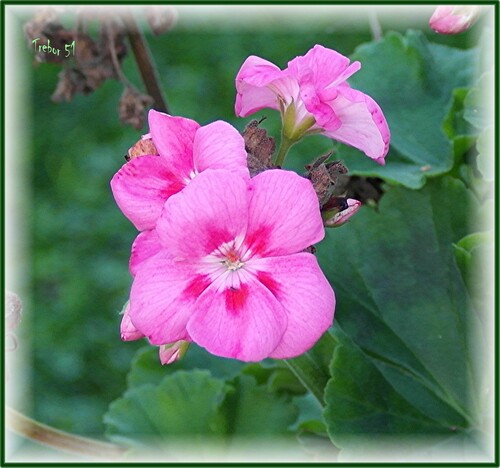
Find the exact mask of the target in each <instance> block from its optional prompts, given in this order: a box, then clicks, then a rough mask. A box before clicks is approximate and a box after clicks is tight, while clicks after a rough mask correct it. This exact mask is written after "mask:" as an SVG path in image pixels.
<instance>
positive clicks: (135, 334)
mask: <svg viewBox="0 0 500 468" xmlns="http://www.w3.org/2000/svg"><path fill="white" fill-rule="evenodd" d="M129 310H130V302H128V303H127V305H126V306H125V311H124V312H123V317H122V321H121V324H120V336H121V339H122V340H123V341H134V340H139V339H141V338H144V335H143V334H142V333H141V332H140V331H139V330H137V328H135V327H134V324H133V323H132V321H131V320H130V315H129Z"/></svg>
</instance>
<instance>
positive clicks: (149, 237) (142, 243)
mask: <svg viewBox="0 0 500 468" xmlns="http://www.w3.org/2000/svg"><path fill="white" fill-rule="evenodd" d="M160 250H161V244H160V238H159V237H158V234H157V233H156V230H155V229H150V230H148V231H143V232H141V233H140V234H139V235H138V236H137V237H136V238H135V240H134V243H133V244H132V251H131V253H130V261H129V270H130V273H131V274H132V276H135V274H136V273H137V269H138V268H139V267H140V265H142V263H143V262H145V261H146V260H148V259H149V258H151V257H153V256H154V255H156V254H157V253H158V252H159V251H160Z"/></svg>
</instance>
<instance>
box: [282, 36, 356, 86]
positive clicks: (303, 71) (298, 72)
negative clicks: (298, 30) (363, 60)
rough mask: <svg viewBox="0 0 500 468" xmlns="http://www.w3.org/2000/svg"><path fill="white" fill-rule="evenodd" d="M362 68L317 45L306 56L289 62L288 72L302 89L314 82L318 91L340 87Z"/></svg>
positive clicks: (333, 51)
mask: <svg viewBox="0 0 500 468" xmlns="http://www.w3.org/2000/svg"><path fill="white" fill-rule="evenodd" d="M360 68H361V64H360V63H359V62H354V63H352V64H350V60H349V59H348V58H347V57H345V56H343V55H342V54H339V53H338V52H336V51H335V50H332V49H327V48H326V47H323V46H321V45H315V46H314V47H313V48H312V49H311V50H309V51H308V52H307V53H306V54H305V55H304V56H299V57H296V58H294V59H293V60H291V61H290V62H288V71H289V72H290V74H291V75H292V76H294V77H296V78H297V80H298V82H299V84H300V86H301V87H302V85H303V84H304V83H306V82H311V81H312V82H314V85H315V88H316V89H317V90H321V89H324V88H327V87H334V86H337V85H339V84H340V83H342V82H344V81H345V80H346V79H347V78H349V77H350V76H351V75H352V74H354V73H356V72H357V71H358V70H359V69H360Z"/></svg>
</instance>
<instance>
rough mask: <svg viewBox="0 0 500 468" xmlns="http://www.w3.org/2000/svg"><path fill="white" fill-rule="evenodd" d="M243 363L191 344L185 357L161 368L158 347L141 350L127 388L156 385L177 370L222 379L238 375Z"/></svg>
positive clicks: (128, 377)
mask: <svg viewBox="0 0 500 468" xmlns="http://www.w3.org/2000/svg"><path fill="white" fill-rule="evenodd" d="M244 365H245V363H243V362H240V361H236V360H235V359H225V358H221V357H217V356H214V355H212V354H210V353H208V352H207V351H205V350H204V349H203V348H201V347H199V346H197V345H195V344H194V343H192V344H191V345H190V346H189V349H188V351H187V353H186V354H185V356H184V357H183V358H182V359H180V360H179V361H176V362H174V363H172V364H169V365H166V366H162V365H161V363H160V359H159V358H158V347H151V346H148V347H145V348H141V349H140V350H139V351H137V353H136V354H135V356H134V359H133V360H132V368H131V370H130V372H129V374H128V376H127V383H128V387H129V388H133V387H137V386H140V385H144V384H146V383H151V384H158V383H159V382H160V381H161V380H162V379H163V378H164V377H165V376H166V375H169V374H172V373H174V372H176V371H178V370H191V369H206V370H209V371H210V373H211V374H212V375H213V376H214V377H220V378H222V379H226V378H232V377H235V376H236V375H238V373H239V372H240V370H241V369H242V368H243V367H244Z"/></svg>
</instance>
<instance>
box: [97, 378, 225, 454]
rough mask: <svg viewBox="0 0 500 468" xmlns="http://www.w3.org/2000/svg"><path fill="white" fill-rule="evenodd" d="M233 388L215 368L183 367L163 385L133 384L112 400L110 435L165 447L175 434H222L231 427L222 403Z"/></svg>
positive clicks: (108, 415) (108, 419)
mask: <svg viewBox="0 0 500 468" xmlns="http://www.w3.org/2000/svg"><path fill="white" fill-rule="evenodd" d="M227 391H228V387H227V386H226V384H225V383H224V381H222V380H220V379H216V378H214V377H212V376H211V375H210V373H209V372H206V371H191V372H186V371H178V372H176V373H175V374H173V375H168V376H166V377H165V378H164V379H163V380H162V382H161V383H160V384H159V385H157V386H154V385H151V384H148V385H143V386H141V387H136V388H132V389H131V390H128V391H127V392H126V393H125V394H124V396H123V397H122V398H120V399H118V400H116V401H114V402H113V403H111V405H110V406H109V409H108V412H107V413H106V414H105V415H104V422H105V424H106V427H107V430H106V435H107V436H108V437H109V438H110V439H111V440H112V441H114V442H117V443H124V444H126V445H132V446H137V445H138V444H139V445H140V446H141V445H142V446H144V445H147V446H153V447H155V448H157V449H161V450H164V451H169V447H171V446H172V445H173V443H172V440H173V439H174V440H175V438H180V437H189V439H190V440H191V441H196V440H197V439H199V440H202V439H203V437H202V436H222V435H223V434H225V433H226V431H227V427H226V421H225V418H224V416H223V414H222V412H221V411H220V406H221V403H222V401H223V399H224V397H225V396H226V393H227ZM196 436H200V437H199V438H198V437H196Z"/></svg>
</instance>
